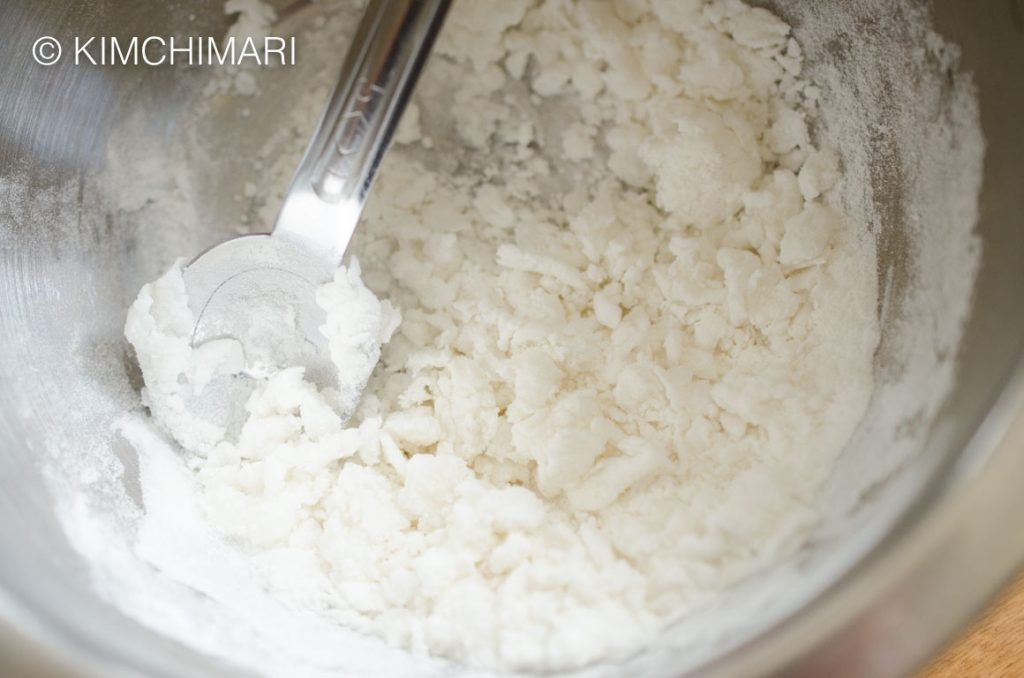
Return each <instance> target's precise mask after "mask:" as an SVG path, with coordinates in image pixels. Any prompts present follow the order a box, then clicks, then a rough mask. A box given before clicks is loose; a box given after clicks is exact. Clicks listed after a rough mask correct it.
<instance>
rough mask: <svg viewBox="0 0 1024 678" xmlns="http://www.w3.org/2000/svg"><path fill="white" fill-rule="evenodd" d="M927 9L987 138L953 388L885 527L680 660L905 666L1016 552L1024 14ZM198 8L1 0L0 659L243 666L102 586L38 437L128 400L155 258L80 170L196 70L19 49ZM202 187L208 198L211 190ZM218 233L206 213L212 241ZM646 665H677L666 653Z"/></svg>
mask: <svg viewBox="0 0 1024 678" xmlns="http://www.w3.org/2000/svg"><path fill="white" fill-rule="evenodd" d="M769 4H771V3H769ZM797 4H799V3H797ZM846 4H847V3H845V2H840V1H839V0H836V2H833V3H814V5H815V6H835V7H837V8H838V7H841V6H845V5H846ZM809 6H810V4H808V7H809ZM282 7H283V3H282ZM933 9H934V16H935V25H936V29H937V30H938V32H939V33H940V34H942V35H943V36H945V37H947V38H949V39H950V40H952V41H953V42H955V43H957V44H959V45H960V46H961V48H962V51H963V62H964V67H965V68H966V69H968V70H970V71H972V72H973V73H974V74H975V80H976V82H977V84H978V89H979V96H980V100H981V122H982V126H983V130H984V133H985V135H986V137H987V139H988V141H989V148H988V151H987V154H986V159H985V177H984V183H983V187H982V194H981V203H980V206H981V220H980V222H979V225H978V232H979V234H980V236H981V238H982V245H983V251H982V252H983V254H982V266H981V269H980V271H979V276H978V281H977V284H976V288H975V293H974V302H973V307H972V313H971V317H970V319H969V322H968V324H967V327H966V334H965V337H964V340H963V343H962V346H961V347H960V350H959V354H958V357H957V366H958V370H957V376H956V384H955V389H954V390H953V392H952V394H951V395H950V397H949V398H948V399H947V401H946V403H945V406H944V408H943V409H942V411H941V412H940V414H939V416H938V419H937V420H936V423H935V424H934V425H933V427H932V435H931V436H930V437H929V440H928V442H927V444H926V445H924V446H923V448H922V451H921V455H920V458H921V463H914V464H911V465H909V466H908V467H906V468H905V469H901V470H900V471H899V475H900V476H906V475H911V476H915V477H916V479H917V480H918V481H919V482H918V483H916V484H912V485H909V486H912V487H915V488H917V487H919V489H915V490H914V491H913V492H912V494H911V495H910V496H908V497H906V499H907V501H906V508H905V509H903V510H901V512H900V513H899V515H898V516H897V518H896V519H895V520H894V521H893V522H892V524H891V526H887V527H886V529H885V533H884V534H883V535H882V536H881V537H880V538H879V539H878V540H877V543H874V544H873V545H872V547H871V548H870V550H869V551H868V552H867V553H866V554H865V555H864V556H863V557H862V558H860V559H858V560H857V561H856V562H851V563H849V565H848V567H846V568H845V569H844V570H843V572H842V573H841V576H838V577H837V578H836V579H835V580H834V581H832V582H831V583H830V584H829V585H828V586H827V587H826V588H825V589H824V590H823V591H822V592H820V593H819V594H816V595H815V596H814V598H813V600H811V601H810V602H809V603H807V604H806V605H803V606H802V607H801V609H800V610H799V611H798V612H795V613H793V614H791V615H789V616H787V617H786V618H784V619H781V620H779V621H778V623H774V624H772V625H771V626H770V627H769V628H766V629H764V630H763V631H761V632H759V633H758V634H757V635H756V637H754V638H751V639H748V640H746V641H744V642H743V643H742V645H741V646H739V647H737V648H735V649H732V650H730V651H728V652H723V653H721V654H719V655H718V656H716V657H715V658H713V659H712V660H711V661H709V662H707V663H705V664H703V665H702V666H699V667H696V668H693V669H692V670H690V671H689V672H688V675H698V676H712V677H718V676H722V677H729V678H732V677H747V676H750V677H753V676H796V677H798V678H802V677H803V676H821V675H841V676H844V677H845V676H853V677H858V678H859V677H862V676H863V677H864V678H868V677H871V678H876V677H881V678H886V677H888V676H892V677H895V676H900V675H907V674H908V673H910V672H911V670H912V669H913V668H914V667H915V666H916V665H918V664H920V663H921V662H922V661H923V660H924V658H925V657H926V656H927V655H928V654H929V653H931V652H933V651H934V650H935V648H937V647H938V646H939V645H940V644H941V643H942V642H944V641H945V640H947V639H948V638H950V637H951V635H952V634H953V633H955V631H956V630H957V629H958V628H960V627H961V626H962V625H964V624H965V623H966V621H967V619H968V618H969V617H970V615H971V614H973V613H974V612H976V611H977V610H979V609H980V607H981V606H982V605H983V604H984V603H985V602H986V601H987V600H988V599H989V598H990V597H991V596H992V595H993V594H994V593H995V591H996V590H997V589H998V588H999V587H1000V586H1001V585H1002V584H1003V583H1004V582H1005V581H1006V580H1007V579H1008V577H1009V576H1010V575H1011V573H1012V572H1013V571H1014V570H1015V569H1016V568H1017V567H1019V566H1020V564H1021V562H1022V560H1024V510H1022V508H1024V504H1022V502H1024V499H1022V498H1021V497H1022V495H1021V492H1020V488H1021V487H1022V486H1024V452H1022V450H1024V372H1022V370H1024V367H1022V355H1024V313H1022V312H1021V310H1022V309H1021V301H1020V300H1021V295H1022V293H1024V265H1022V264H1021V262H1022V261H1024V191H1021V190H1020V187H1021V177H1022V176H1024V133H1022V131H1021V126H1020V121H1021V120H1024V90H1022V88H1021V87H1020V82H1021V77H1022V74H1024V21H1022V18H1021V12H1020V7H1019V3H1016V2H1010V1H1004V0H991V1H988V2H979V3H964V2H960V1H959V0H937V1H936V2H934V3H933ZM454 11H458V9H457V5H456V8H455V10H454ZM792 18H793V20H794V21H797V22H799V16H794V17H792ZM195 25H199V26H203V27H204V31H209V32H211V33H218V32H222V31H223V30H224V27H225V25H226V19H225V17H223V16H222V15H221V12H220V7H218V6H215V3H203V2H195V3H187V2H181V3H177V2H175V3H151V2H136V1H134V0H105V1H103V2H88V1H80V2H71V3H68V2H64V1H63V0H59V1H58V0H54V1H52V2H51V1H43V0H10V1H9V2H6V3H5V4H4V7H3V8H2V9H0V195H2V196H3V197H2V198H0V342H2V344H0V553H2V554H3V555H2V556H0V666H3V670H2V671H0V673H3V675H5V676H12V677H13V676H17V675H47V676H64V675H66V676H89V677H91V676H182V675H188V676H232V675H242V673H241V672H239V670H238V669H236V668H234V667H231V666H227V665H225V664H224V663H223V662H221V661H218V660H216V659H214V658H211V657H209V656H207V655H204V654H201V653H198V652H195V651H193V650H191V649H190V648H187V647H184V646H183V645H181V644H179V643H177V642H174V641H172V640H169V639H167V638H165V637H163V636H160V635H159V634H156V633H154V632H152V631H150V630H149V629H147V628H145V627H143V626H141V625H140V624H138V623H136V622H135V621H134V620H133V619H132V618H130V617H129V616H127V615H125V614H123V613H122V612H120V611H119V610H117V609H115V608H113V607H112V606H110V605H109V604H107V603H106V601H105V598H104V597H103V596H102V595H100V594H99V593H97V591H96V590H95V588H94V586H93V582H91V581H90V575H89V571H88V568H87V566H86V564H85V563H84V562H83V561H82V559H81V558H80V557H79V556H78V555H77V553H76V551H75V549H74V548H72V546H71V545H70V544H69V542H68V538H67V536H66V535H65V534H64V532H63V531H62V529H61V527H60V525H59V524H58V522H57V519H56V517H55V511H54V506H55V503H56V499H55V497H54V496H53V495H52V493H51V492H50V491H49V490H48V489H47V485H46V483H45V482H44V476H45V475H46V474H47V473H52V472H65V473H69V474H70V473H73V472H74V467H73V465H72V461H73V460H65V459H62V458H52V457H51V456H49V455H48V453H47V450H48V449H49V448H50V447H51V446H52V445H53V444H55V442H54V440H53V438H54V436H56V433H54V432H57V431H63V430H65V429H66V427H67V426H68V424H69V422H70V423H71V424H73V425H74V426H75V427H76V428H75V430H77V429H79V428H80V429H81V431H82V433H81V437H82V438H83V439H84V438H87V437H88V436H89V435H91V433H90V431H89V422H87V421H78V420H76V418H75V417H76V412H77V411H81V410H82V408H84V407H85V406H86V405H88V404H90V403H92V402H95V401H96V400H97V399H99V397H100V395H102V398H103V399H105V400H104V402H106V400H109V405H104V406H108V407H109V408H110V409H111V410H116V409H118V408H121V409H126V408H132V407H135V406H136V399H135V398H136V396H135V392H134V386H137V383H135V384H133V379H135V378H136V377H135V376H134V375H133V373H132V370H131V368H130V359H128V357H126V355H125V349H124V346H123V341H122V339H121V338H120V330H121V326H122V325H123V320H124V311H125V308H126V307H127V303H128V302H129V300H130V298H131V296H132V294H133V293H134V291H135V290H137V288H138V286H139V285H140V284H141V283H142V282H144V281H145V280H146V279H147V277H148V276H151V275H152V273H153V271H152V270H150V269H149V268H147V267H146V266H144V265H143V264H141V263H139V262H138V261H137V259H138V257H137V256H136V254H137V247H136V243H135V239H136V238H137V237H138V233H137V232H136V231H134V230H132V226H131V224H130V222H129V221H128V220H120V219H119V218H118V216H117V214H116V212H115V210H113V209H112V208H111V209H103V208H102V206H101V207H96V206H95V205H93V204H91V202H90V200H91V196H90V195H89V192H88V190H86V187H87V186H88V183H87V181H85V178H88V177H89V176H91V175H93V174H95V173H97V172H99V171H100V169H101V168H102V167H103V166H104V163H106V162H107V160H106V158H107V154H106V149H107V144H108V140H109V138H110V137H111V135H112V133H113V132H114V131H116V130H117V129H118V128H119V127H120V126H122V125H123V124H125V120H126V119H128V117H129V116H130V114H131V113H132V112H133V111H135V110H136V109H138V108H140V107H142V108H144V109H145V110H146V111H147V112H148V113H149V115H150V116H151V117H150V119H149V120H148V123H147V124H148V127H147V130H149V133H150V135H151V136H152V138H153V139H155V140H158V141H159V142H160V143H162V144H164V145H165V146H166V147H167V148H172V147H174V145H175V144H176V143H180V139H181V137H182V135H183V133H184V132H183V130H182V121H183V120H184V119H185V112H184V111H183V108H185V107H186V104H185V102H188V101H189V99H188V98H187V94H188V89H187V87H188V83H187V77H186V76H182V74H180V73H178V72H175V71H174V70H171V69H144V70H142V69H127V68H126V69H89V68H85V69H82V68H77V69H76V68H74V67H71V66H67V65H65V64H61V65H58V66H54V67H49V68H44V67H41V66H37V65H35V64H34V63H32V62H31V59H30V56H29V54H30V52H29V50H30V49H31V45H32V42H33V41H34V40H35V39H36V38H38V37H39V36H40V35H47V34H52V35H56V36H58V37H64V38H66V37H67V36H70V35H73V34H76V33H77V34H104V33H105V34H111V33H113V34H122V35H139V34H160V33H163V34H166V33H168V32H171V31H173V30H176V29H180V30H187V29H188V28H189V27H190V26H195ZM812 47H813V46H812ZM840 47H841V46H840ZM812 51H813V50H812ZM905 96H906V97H908V98H912V97H913V96H914V95H913V93H906V94H905ZM241 162H242V161H240V163H241ZM878 166H879V168H880V169H879V171H880V172H882V171H884V170H885V168H886V165H885V163H883V162H879V163H878ZM213 179H214V178H213V177H211V181H212V180H213ZM226 185H227V184H226V183H223V182H221V183H217V184H216V186H214V187H213V188H215V189H216V191H217V192H223V191H224V190H225V188H224V187H225V186H226ZM211 190H212V189H211ZM44 195H45V196H48V199H47V200H45V201H44V200H42V199H41V196H44ZM207 207H208V208H209V209H210V210H211V212H216V210H217V205H216V203H214V202H210V203H209V205H208V206H207ZM899 227H900V224H899V223H898V220H897V225H896V228H897V231H898V230H899ZM227 235H228V234H227V233H226V232H211V233H210V234H209V235H208V237H207V238H206V240H205V242H206V243H207V244H209V243H212V242H216V241H217V240H222V239H223V238H224V237H225V236H227ZM880 256H881V257H882V258H883V260H884V261H883V262H882V263H883V265H884V266H890V265H891V266H893V267H895V269H896V270H897V271H899V270H903V269H904V268H906V267H908V266H911V265H912V256H911V253H908V252H907V251H905V250H903V249H900V248H899V247H895V248H893V249H891V250H886V251H882V252H880ZM94 364H102V365H103V367H104V371H106V370H108V369H109V370H110V371H112V372H113V373H114V374H115V376H116V379H115V380H114V381H115V382H116V383H115V385H114V386H107V385H102V387H100V386H97V384H99V383H100V382H99V379H98V377H97V378H95V379H94V374H95V373H96V372H95V370H94V368H93V366H94ZM69 371H70V372H72V373H73V374H74V375H76V379H75V380H74V381H70V382H69V380H68V379H67V378H66V377H67V374H68V373H69ZM91 380H93V381H91ZM112 454H113V453H112ZM62 465H68V468H69V469H70V470H68V469H63V467H62ZM894 480H898V478H895V479H894ZM126 482H127V481H126ZM908 492H909V490H908ZM868 498H869V499H871V496H869V497H868ZM886 524H887V525H888V523H886ZM779 595H781V596H788V595H794V596H795V595H796V592H795V591H792V592H791V591H788V590H787V591H782V592H780V593H779ZM622 672H623V671H619V673H622ZM612 673H615V671H614V667H613V670H612ZM650 673H652V675H673V673H680V671H673V670H672V666H671V665H668V666H663V667H660V668H659V669H658V670H657V671H651V672H650ZM638 674H639V672H633V673H632V675H638Z"/></svg>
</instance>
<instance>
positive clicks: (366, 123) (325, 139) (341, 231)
mask: <svg viewBox="0 0 1024 678" xmlns="http://www.w3.org/2000/svg"><path fill="white" fill-rule="evenodd" d="M450 4H451V2H450V0H373V1H371V2H370V3H369V6H368V7H367V8H366V12H365V14H364V16H363V20H362V22H360V24H359V27H358V28H357V29H356V33H355V37H354V38H353V42H352V45H351V46H350V47H349V52H348V56H347V57H346V60H345V65H344V66H343V67H342V76H341V79H340V81H339V82H338V85H337V86H336V87H335V89H334V92H333V93H332V94H331V98H330V101H329V102H328V104H327V108H326V110H325V111H324V115H323V118H322V119H321V120H320V123H319V125H318V127H317V130H316V132H315V133H314V135H313V140H312V141H311V142H310V145H309V148H308V149H307V150H306V155H305V157H304V158H303V160H302V163H301V164H300V165H299V169H298V171H297V172H296V174H295V178H294V179H293V180H292V185H291V188H289V189H288V194H287V195H286V196H285V201H284V205H283V206H282V208H281V213H280V215H278V217H277V223H276V224H275V225H274V236H275V237H280V238H285V239H288V240H292V241H294V242H296V243H298V244H300V245H302V246H303V247H304V248H306V249H307V250H309V251H311V252H317V253H320V255H321V256H322V257H323V258H324V259H325V260H326V261H329V262H331V263H332V264H337V263H338V262H340V261H341V257H342V255H343V254H344V253H345V248H346V247H348V243H349V240H351V238H352V233H353V232H354V231H355V228H356V223H357V222H358V221H359V216H360V215H361V214H362V212H363V206H364V205H365V204H366V198H367V196H368V195H369V192H370V187H371V186H372V185H373V180H374V178H375V177H376V174H377V169H378V167H379V166H380V163H381V159H382V158H383V157H384V153H385V152H386V151H387V148H388V145H389V144H390V142H391V136H392V134H393V133H394V131H395V128H396V127H397V125H398V121H399V120H400V119H401V117H402V113H403V112H404V111H405V104H406V102H407V101H408V99H409V95H410V94H411V92H412V90H413V88H414V87H415V86H416V80H417V78H418V77H419V74H420V71H421V70H422V69H423V66H424V64H425V62H426V58H427V56H428V55H429V53H430V49H431V47H432V46H433V44H434V39H435V38H436V37H437V34H438V31H440V29H441V25H442V24H443V22H444V18H445V15H446V14H447V12H448V7H449V5H450Z"/></svg>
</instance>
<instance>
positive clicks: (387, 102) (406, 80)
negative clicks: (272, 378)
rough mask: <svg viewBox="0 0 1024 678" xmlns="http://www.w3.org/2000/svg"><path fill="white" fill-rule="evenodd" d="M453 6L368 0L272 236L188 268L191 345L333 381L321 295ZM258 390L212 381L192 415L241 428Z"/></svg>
mask: <svg viewBox="0 0 1024 678" xmlns="http://www.w3.org/2000/svg"><path fill="white" fill-rule="evenodd" d="M450 4H451V0H370V2H369V4H368V6H367V8H366V11H365V13H364V15H363V18H362V20H361V22H360V24H359V27H358V29H357V30H356V34H355V38H354V39H353V43H352V46H351V47H350V48H349V52H348V55H347V57H346V60H345V65H344V67H343V68H342V72H341V76H340V78H339V81H338V84H337V85H336V87H335V89H334V92H333V93H332V94H331V97H330V101H329V103H328V104H327V107H326V109H325V111H324V113H323V115H322V117H321V119H320V122H319V124H318V125H317V129H316V132H315V133H314V135H313V139H312V141H311V142H310V144H309V147H308V148H307V149H306V154H305V156H304V157H303V159H302V162H301V163H300V164H299V168H298V170H297V172H296V173H295V178H294V179H293V181H292V184H291V187H290V188H289V190H288V193H287V195H286V197H285V200H284V204H283V205H282V207H281V212H280V213H279V214H278V217H277V222H276V223H275V224H274V229H273V232H272V233H270V234H261V235H248V236H242V237H239V238H234V239H232V240H228V241H226V242H224V243H221V244H219V245H216V246H214V247H212V248H210V249H209V250H207V251H205V252H203V253H202V254H200V255H199V256H198V257H197V258H196V259H195V260H194V261H192V263H190V264H189V265H188V266H187V267H186V268H185V270H184V279H185V288H186V292H187V294H188V298H189V306H190V307H191V309H192V312H193V313H194V315H195V318H196V325H195V330H194V332H193V335H192V345H193V346H199V345H201V344H203V343H205V342H207V341H210V340H213V339H220V338H224V337H231V338H234V339H237V340H239V341H241V342H242V345H243V348H244V350H245V351H246V359H247V362H249V363H252V362H253V361H256V362H261V363H264V364H267V365H270V366H274V365H276V366H280V365H301V366H303V367H305V369H306V375H307V377H309V378H310V379H312V380H313V382H314V383H316V384H317V385H318V386H321V387H325V388H330V387H332V386H334V385H335V384H336V383H337V375H336V372H335V369H334V366H333V364H332V362H331V359H330V355H329V351H328V347H327V341H326V337H325V336H324V335H323V334H322V333H321V332H320V331H319V328H320V326H321V325H322V324H323V322H324V311H323V310H322V309H321V308H320V307H319V306H317V304H316V300H315V296H314V293H315V290H316V288H317V287H318V286H320V285H322V284H323V283H325V282H327V281H329V280H330V279H331V277H332V276H333V274H334V272H335V270H336V269H337V267H338V265H339V264H340V263H341V259H342V256H343V255H344V253H345V249H346V248H347V247H348V244H349V241H350V240H351V238H352V234H353V232H354V231H355V228H356V224H357V223H358V221H359V217H360V215H361V214H362V211H363V206H364V205H365V204H366V199H367V196H368V194H369V191H370V187H371V186H372V184H373V180H374V178H375V176H376V174H377V169H378V167H379V166H380V163H381V159H382V158H383V156H384V153H385V152H386V151H387V148H388V145H389V143H390V141H391V137H392V135H393V133H394V130H395V127H396V126H397V124H398V121H399V120H400V118H401V115H402V112H403V111H404V109H405V106H406V104H407V102H408V99H409V95H410V94H411V92H412V90H413V88H414V86H415V84H416V81H417V79H418V78H419V74H420V72H421V70H422V68H423V65H424V63H425V62H426V59H427V56H428V55H429V53H430V50H431V48H432V46H433V44H434V40H435V38H436V37H437V34H438V32H439V31H440V28H441V25H442V23H443V22H444V17H445V15H446V13H447V11H448V8H449V6H450ZM256 308H259V309H260V312H259V313H254V309H256ZM268 317H269V318H274V319H275V321H274V322H269V323H268V322H267V321H266V318H268ZM255 318H262V319H263V320H260V321H256V322H254V319H255ZM277 320H280V322H277ZM260 347H264V349H263V350H264V352H270V353H273V355H259V354H258V353H259V351H260V350H261V349H260ZM252 388H253V383H252V380H251V379H247V378H245V377H244V376H238V377H235V378H231V379H217V380H214V382H211V384H209V385H207V387H206V388H204V389H203V390H202V392H201V394H197V396H196V399H195V401H194V402H191V403H189V407H190V408H191V409H193V410H195V411H201V412H202V415H203V417H204V418H206V419H207V420H211V421H215V422H218V423H220V424H222V425H224V426H225V427H227V428H228V430H229V432H230V431H231V430H232V429H236V430H237V428H238V427H239V426H240V424H241V421H242V420H243V417H244V409H243V408H244V404H245V400H246V398H247V395H248V393H249V392H251V390H252Z"/></svg>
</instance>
